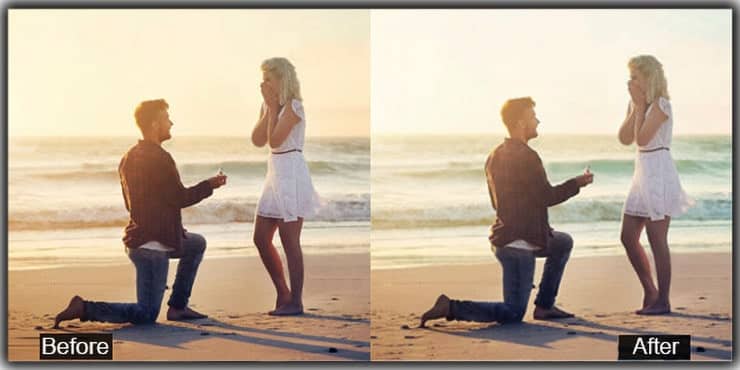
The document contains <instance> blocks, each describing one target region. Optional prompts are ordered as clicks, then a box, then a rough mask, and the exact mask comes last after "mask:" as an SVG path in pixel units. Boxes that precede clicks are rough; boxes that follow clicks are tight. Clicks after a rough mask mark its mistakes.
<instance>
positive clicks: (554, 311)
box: [533, 306, 575, 320]
mask: <svg viewBox="0 0 740 370" xmlns="http://www.w3.org/2000/svg"><path fill="white" fill-rule="evenodd" d="M533 316H534V319H535V320H553V319H567V318H569V317H573V316H575V315H573V314H572V313H570V312H566V311H563V310H561V309H559V308H557V307H556V306H552V307H551V308H549V309H547V308H542V307H540V306H535V307H534V315H533Z"/></svg>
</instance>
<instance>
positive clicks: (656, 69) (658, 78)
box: [627, 55, 670, 104]
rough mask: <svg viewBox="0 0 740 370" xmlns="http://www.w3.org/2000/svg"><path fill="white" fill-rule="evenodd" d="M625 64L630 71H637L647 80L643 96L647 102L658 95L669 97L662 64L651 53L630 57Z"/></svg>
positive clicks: (650, 101) (653, 99) (652, 100)
mask: <svg viewBox="0 0 740 370" xmlns="http://www.w3.org/2000/svg"><path fill="white" fill-rule="evenodd" d="M627 66H628V67H629V69H630V70H632V71H638V72H640V73H641V74H642V75H643V76H645V79H646V80H647V91H645V98H646V99H647V102H648V104H650V103H652V102H654V101H655V100H657V99H658V98H659V97H661V96H662V97H664V98H666V99H670V97H669V96H668V81H666V79H665V74H664V73H663V65H662V64H660V62H659V61H658V59H656V58H655V57H654V56H652V55H638V56H636V57H634V58H632V59H630V61H629V63H627Z"/></svg>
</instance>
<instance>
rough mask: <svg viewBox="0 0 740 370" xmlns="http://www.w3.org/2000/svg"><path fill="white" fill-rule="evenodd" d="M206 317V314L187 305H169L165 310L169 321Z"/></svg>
mask: <svg viewBox="0 0 740 370" xmlns="http://www.w3.org/2000/svg"><path fill="white" fill-rule="evenodd" d="M207 317H208V315H204V314H202V313H200V312H197V311H195V310H193V309H192V308H190V307H187V306H185V308H182V309H178V308H174V307H170V308H169V309H168V310H167V320H169V321H184V320H197V319H205V318H207Z"/></svg>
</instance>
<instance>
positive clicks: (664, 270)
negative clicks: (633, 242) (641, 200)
mask: <svg viewBox="0 0 740 370" xmlns="http://www.w3.org/2000/svg"><path fill="white" fill-rule="evenodd" d="M670 223H671V219H670V217H668V216H666V217H665V218H664V219H663V220H660V221H648V223H647V235H648V240H649V241H650V249H652V251H653V258H654V259H655V271H656V272H657V274H658V299H657V300H656V301H655V302H654V303H653V304H652V305H650V307H648V308H646V309H644V310H642V312H641V313H642V314H644V315H660V314H666V313H670V312H671V303H670V297H669V296H670V292H671V252H670V249H668V227H669V225H670Z"/></svg>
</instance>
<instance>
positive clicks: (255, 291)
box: [8, 254, 370, 361]
mask: <svg viewBox="0 0 740 370" xmlns="http://www.w3.org/2000/svg"><path fill="white" fill-rule="evenodd" d="M124 258H125V256H124V255H123V254H122V255H121V259H124ZM369 261H370V258H369V255H367V254H348V255H336V256H305V264H306V281H305V287H304V306H305V309H306V311H305V312H306V314H305V315H303V316H300V317H272V316H268V315H267V314H266V312H267V311H269V310H270V309H272V307H273V305H274V303H275V302H274V300H275V296H274V290H273V288H272V284H271V283H270V281H269V277H268V275H267V273H266V272H265V269H264V267H263V266H262V263H261V261H260V260H259V258H254V257H240V258H228V259H227V258H211V259H208V258H207V259H206V260H204V261H203V264H202V265H201V268H200V271H199V273H198V278H197V281H196V284H195V286H194V289H193V294H192V297H191V306H192V307H194V308H195V309H197V310H199V311H201V312H204V313H206V314H208V315H210V317H209V318H208V319H202V320H196V321H191V322H170V321H166V320H165V313H166V301H167V298H169V291H167V292H166V293H165V299H164V301H165V302H163V309H162V311H161V312H160V316H159V320H158V323H157V324H156V325H151V326H133V325H129V324H107V323H94V322H84V323H81V322H79V321H78V320H74V321H68V322H64V323H62V329H61V330H54V329H51V326H52V325H53V318H54V315H55V314H56V313H57V312H58V311H59V310H61V309H62V308H64V307H65V306H66V304H67V302H68V301H69V299H70V297H71V296H72V295H74V294H79V295H80V296H82V297H83V298H85V299H91V300H101V301H111V302H131V301H134V299H135V295H136V291H135V275H134V267H133V265H131V264H125V265H119V266H106V267H83V268H72V267H68V268H57V269H45V270H31V271H11V272H9V273H8V295H9V305H8V306H9V312H8V348H9V349H8V353H9V355H8V359H9V360H10V361H37V360H38V359H39V353H38V338H39V333H42V332H43V333H55V332H56V333H76V332H83V333H88V332H103V333H108V332H110V333H113V341H114V348H113V354H114V360H124V361H345V360H369V359H370V343H369V338H370V322H369V312H370V299H369V298H370V294H369V293H370V280H369V263H370V262H369ZM175 263H176V262H175V261H173V262H172V263H171V264H170V277H169V279H168V284H170V286H171V284H172V282H173V280H174V273H175V269H176V265H175Z"/></svg>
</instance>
